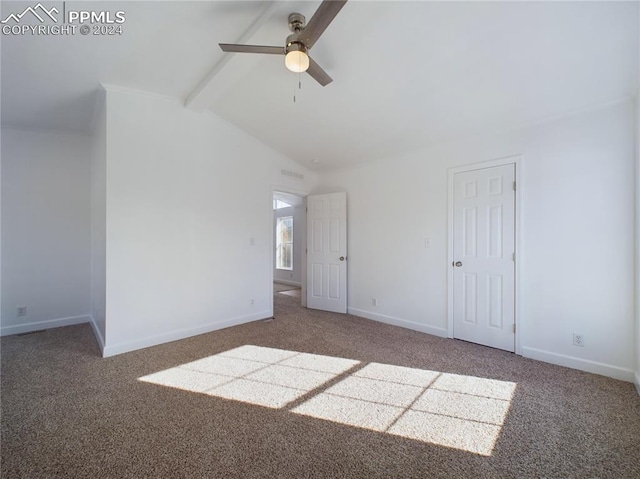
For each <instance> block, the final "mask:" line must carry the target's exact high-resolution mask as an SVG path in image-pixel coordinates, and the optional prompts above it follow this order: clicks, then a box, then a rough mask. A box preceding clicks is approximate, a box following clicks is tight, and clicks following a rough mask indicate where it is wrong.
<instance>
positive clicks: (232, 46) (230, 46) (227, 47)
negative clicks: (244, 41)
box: [218, 43, 284, 55]
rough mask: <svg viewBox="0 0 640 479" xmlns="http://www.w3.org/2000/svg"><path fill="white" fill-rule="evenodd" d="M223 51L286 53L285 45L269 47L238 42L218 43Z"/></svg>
mask: <svg viewBox="0 0 640 479" xmlns="http://www.w3.org/2000/svg"><path fill="white" fill-rule="evenodd" d="M218 45H220V48H221V49H222V51H223V52H231V53H269V54H272V55H284V47H267V46H264V45H238V44H236V43H218Z"/></svg>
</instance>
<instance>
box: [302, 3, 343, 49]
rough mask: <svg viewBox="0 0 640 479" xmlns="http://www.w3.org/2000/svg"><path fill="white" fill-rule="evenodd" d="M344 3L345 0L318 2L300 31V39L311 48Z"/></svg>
mask: <svg viewBox="0 0 640 479" xmlns="http://www.w3.org/2000/svg"><path fill="white" fill-rule="evenodd" d="M345 3H347V0H324V1H323V2H322V3H321V4H320V6H319V7H318V9H317V10H316V13H314V14H313V17H311V20H309V21H308V22H307V26H306V27H304V30H303V31H302V41H303V42H304V44H305V45H306V46H307V48H311V47H312V46H313V44H314V43H315V42H316V41H317V40H318V38H320V35H322V33H323V32H324V31H325V30H326V29H327V27H328V26H329V24H330V23H331V22H332V21H333V19H334V18H335V17H336V15H337V14H338V12H339V11H340V10H341V9H342V7H344V4H345Z"/></svg>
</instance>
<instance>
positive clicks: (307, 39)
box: [219, 0, 347, 86]
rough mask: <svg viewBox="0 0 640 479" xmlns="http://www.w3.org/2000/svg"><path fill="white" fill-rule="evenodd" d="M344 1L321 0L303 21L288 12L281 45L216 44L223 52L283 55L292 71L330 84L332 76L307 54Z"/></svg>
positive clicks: (296, 15) (298, 15) (300, 15)
mask: <svg viewBox="0 0 640 479" xmlns="http://www.w3.org/2000/svg"><path fill="white" fill-rule="evenodd" d="M345 3H347V0H324V1H323V2H322V3H321V4H320V6H319V7H318V10H316V12H315V13H314V14H313V16H312V17H311V20H309V22H308V23H307V24H305V18H304V15H302V14H300V13H292V14H290V15H289V30H290V31H291V32H292V34H291V35H289V36H288V37H287V41H286V44H285V46H284V47H270V46H264V45H238V44H235V43H219V45H220V48H221V49H222V51H224V52H230V53H266V54H271V55H284V56H285V59H284V63H285V65H286V67H287V68H288V69H289V70H291V71H292V72H296V73H301V72H305V71H306V72H307V73H308V74H309V75H311V77H312V78H313V79H315V80H316V81H317V82H318V83H320V85H322V86H325V85H328V84H329V83H331V82H332V81H333V80H332V78H331V77H330V76H329V75H327V72H325V71H324V70H323V69H322V68H321V67H320V65H318V64H317V63H316V62H315V61H313V59H312V58H311V57H310V56H309V55H308V51H309V50H310V49H311V47H313V45H314V44H315V43H316V41H317V40H318V38H320V35H322V33H323V32H324V31H325V30H326V28H327V27H328V26H329V24H330V23H331V22H332V21H333V19H334V18H335V17H336V15H337V14H338V12H339V11H340V10H341V9H342V7H344V4H345Z"/></svg>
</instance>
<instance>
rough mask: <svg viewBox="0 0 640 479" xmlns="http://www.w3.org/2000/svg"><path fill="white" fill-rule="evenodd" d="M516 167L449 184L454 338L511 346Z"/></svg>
mask: <svg viewBox="0 0 640 479" xmlns="http://www.w3.org/2000/svg"><path fill="white" fill-rule="evenodd" d="M514 180H515V165H513V164H509V165H503V166H496V167H492V168H484V169H479V170H473V171H466V172H463V173H457V174H455V175H454V182H453V195H454V198H453V201H454V205H453V264H451V265H450V267H451V268H453V336H454V337H455V338H457V339H463V340H465V341H472V342H474V343H479V344H484V345H486V346H492V347H494V348H500V349H504V350H507V351H512V352H513V351H514V350H515V327H514V325H515V263H514V259H515V256H514V253H515V191H514Z"/></svg>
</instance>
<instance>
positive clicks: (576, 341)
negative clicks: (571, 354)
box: [573, 333, 584, 347]
mask: <svg viewBox="0 0 640 479" xmlns="http://www.w3.org/2000/svg"><path fill="white" fill-rule="evenodd" d="M573 345H574V346H580V347H584V334H579V333H573Z"/></svg>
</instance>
